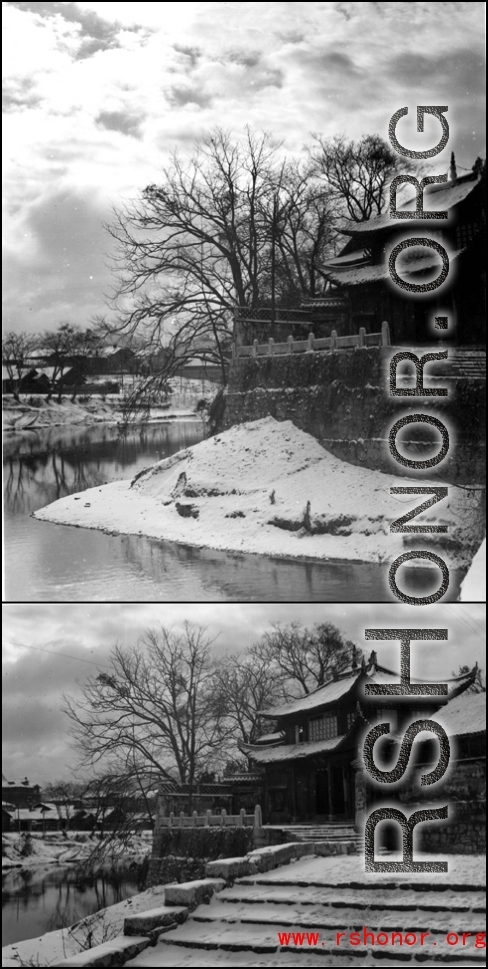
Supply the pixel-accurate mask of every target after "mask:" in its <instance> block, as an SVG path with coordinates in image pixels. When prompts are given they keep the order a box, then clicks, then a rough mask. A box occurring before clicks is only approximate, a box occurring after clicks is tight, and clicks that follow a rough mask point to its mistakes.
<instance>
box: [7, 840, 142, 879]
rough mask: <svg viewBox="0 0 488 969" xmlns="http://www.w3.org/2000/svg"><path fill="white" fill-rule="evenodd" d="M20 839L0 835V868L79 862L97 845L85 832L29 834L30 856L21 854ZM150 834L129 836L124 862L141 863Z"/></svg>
mask: <svg viewBox="0 0 488 969" xmlns="http://www.w3.org/2000/svg"><path fill="white" fill-rule="evenodd" d="M23 844H24V839H23V837H22V835H19V834H17V833H15V834H14V833H13V832H8V833H2V869H4V870H5V869H9V868H28V869H32V868H34V867H36V866H37V865H43V866H44V865H46V864H56V865H63V864H65V863H68V862H82V861H84V860H85V859H86V858H88V856H89V855H90V854H91V853H92V852H93V850H94V849H95V848H96V846H97V837H95V839H92V838H91V837H90V835H89V833H87V832H86V831H82V832H75V831H73V832H71V831H70V832H68V833H67V835H66V837H64V836H63V834H62V832H61V831H47V832H46V834H45V836H43V835H42V834H41V833H38V832H33V833H32V835H31V839H30V845H31V853H30V854H28V855H22V854H21V852H22V847H23ZM151 845H152V831H143V832H141V834H139V835H133V836H132V838H131V843H130V844H129V845H126V844H125V843H124V845H123V849H121V850H123V860H124V861H128V862H129V861H136V862H138V861H142V860H143V858H144V857H145V856H146V855H148V854H149V853H150V851H151Z"/></svg>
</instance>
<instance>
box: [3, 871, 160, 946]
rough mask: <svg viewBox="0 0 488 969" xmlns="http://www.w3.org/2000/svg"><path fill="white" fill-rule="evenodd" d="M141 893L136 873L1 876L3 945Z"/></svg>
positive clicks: (20, 872)
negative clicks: (138, 892)
mask: <svg viewBox="0 0 488 969" xmlns="http://www.w3.org/2000/svg"><path fill="white" fill-rule="evenodd" d="M137 891H141V887H140V886H139V887H138V876H137V871H135V872H134V873H132V871H131V873H130V874H129V875H127V874H124V873H114V874H99V875H96V876H89V875H87V874H86V872H85V871H84V869H79V868H54V869H53V868H43V869H36V870H33V871H14V872H8V873H7V874H6V875H4V876H2V923H3V940H2V944H3V945H7V944H9V943H11V942H19V941H20V940H21V939H28V938H32V937H34V936H37V935H41V934H42V933H44V932H52V931H55V930H56V929H60V928H65V927H66V926H68V925H73V923H75V922H77V921H79V920H80V919H82V918H86V916H87V915H91V914H93V913H94V912H98V911H99V910H100V909H102V908H106V907H107V906H108V905H115V904H116V903H117V902H121V901H123V900H124V899H126V898H130V896H131V895H134V894H136V892H137Z"/></svg>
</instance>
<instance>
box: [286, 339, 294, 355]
mask: <svg viewBox="0 0 488 969" xmlns="http://www.w3.org/2000/svg"><path fill="white" fill-rule="evenodd" d="M287 343H288V353H293V337H292V336H289V337H288V340H287Z"/></svg>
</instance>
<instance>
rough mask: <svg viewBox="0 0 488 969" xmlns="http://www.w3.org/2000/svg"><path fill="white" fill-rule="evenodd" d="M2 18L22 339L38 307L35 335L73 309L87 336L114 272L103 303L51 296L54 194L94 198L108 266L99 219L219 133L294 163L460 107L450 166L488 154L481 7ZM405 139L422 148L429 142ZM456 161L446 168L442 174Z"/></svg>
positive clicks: (92, 209) (179, 10) (44, 13)
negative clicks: (306, 151) (170, 161)
mask: <svg viewBox="0 0 488 969" xmlns="http://www.w3.org/2000/svg"><path fill="white" fill-rule="evenodd" d="M4 8H5V9H4V24H5V26H4V29H5V35H6V45H5V58H4V73H5V95H4V97H5V104H6V109H7V112H8V114H7V118H6V126H5V141H6V145H7V157H6V164H5V191H6V200H7V219H6V227H7V257H8V260H9V266H10V265H11V262H10V260H12V259H14V262H16V266H17V269H16V270H15V271H14V275H13V276H12V280H14V282H13V283H12V285H11V286H10V287H9V290H8V293H7V307H8V315H9V325H12V326H17V327H22V326H24V325H25V306H24V305H20V302H22V303H25V301H27V302H30V303H33V304H34V305H33V308H32V311H31V312H30V313H29V319H30V321H31V322H30V324H29V325H30V328H31V329H35V328H36V327H37V326H38V325H44V323H45V320H46V313H45V307H46V305H47V304H48V303H49V302H50V309H51V318H52V320H53V321H55V320H57V319H58V317H59V315H60V312H61V309H62V310H63V313H64V312H66V311H68V312H69V307H70V306H73V307H76V319H77V321H79V322H88V319H89V316H90V314H91V312H92V310H93V306H94V305H95V304H97V303H98V302H99V301H103V290H104V289H105V275H104V273H103V272H101V271H100V272H99V273H98V278H99V282H100V290H99V293H98V298H94V295H93V290H92V288H91V287H90V288H88V289H86V288H85V287H83V286H82V285H81V286H78V287H76V282H75V280H74V278H73V275H72V274H71V272H67V274H66V277H65V285H60V286H59V287H56V286H53V276H54V278H56V277H57V275H58V271H57V269H56V270H54V268H53V269H52V272H50V273H48V274H47V276H46V285H45V287H44V286H43V284H42V279H40V278H39V266H38V262H37V260H38V258H39V251H38V249H36V246H35V245H33V237H32V234H31V233H30V229H29V225H30V222H31V214H32V213H31V211H30V210H31V208H36V207H37V208H39V206H41V207H44V218H45V219H46V221H47V222H49V221H51V220H52V227H51V235H53V236H54V234H55V232H56V223H57V217H58V213H57V212H56V211H55V210H54V208H53V209H51V210H49V208H48V206H47V205H46V204H45V203H46V202H47V200H48V199H49V198H50V197H51V196H52V195H53V194H54V193H57V192H61V191H66V192H68V193H73V192H74V193H76V192H77V191H83V192H84V193H85V194H84V198H85V199H86V201H87V216H88V217H89V218H91V219H92V222H91V225H92V230H93V252H94V253H97V257H98V254H100V261H102V260H103V253H102V252H101V251H100V248H99V246H101V247H102V249H103V244H102V242H101V240H100V237H99V220H98V218H97V213H98V210H99V209H100V208H103V207H104V206H105V207H106V208H108V207H109V206H110V205H111V204H113V203H115V204H116V205H117V204H119V202H120V199H121V197H123V196H125V197H127V196H128V197H134V195H136V194H137V193H138V192H140V190H141V189H142V188H143V187H144V185H145V184H148V183H149V182H154V181H157V177H158V173H159V171H160V168H161V165H162V164H163V163H164V162H165V161H166V160H167V157H168V154H169V152H171V151H172V150H173V149H174V148H177V147H179V148H181V150H182V151H183V152H186V151H189V150H191V147H192V145H193V143H194V141H195V140H196V139H198V138H200V137H202V136H203V135H204V134H206V133H207V132H208V131H209V129H211V128H213V127H214V126H215V125H221V126H223V127H225V128H230V129H234V130H235V131H240V132H242V130H243V128H244V126H245V125H246V124H250V125H251V127H254V128H256V129H261V130H269V131H271V132H272V133H273V134H274V135H275V136H276V138H277V139H278V140H281V139H283V140H284V150H287V151H288V152H299V151H300V150H301V148H302V146H303V144H304V143H305V142H307V141H308V142H309V141H310V132H312V131H319V132H322V133H323V134H325V135H326V136H331V135H334V134H337V133H341V132H345V133H346V134H347V135H348V136H350V137H360V136H361V135H362V134H365V133H374V132H378V133H380V134H382V135H383V136H384V137H385V136H386V132H387V126H388V121H389V118H390V117H391V115H392V113H393V112H394V111H395V110H396V109H397V108H398V107H401V106H403V105H404V104H409V105H411V113H412V115H413V113H414V110H415V105H416V103H417V102H419V103H439V104H449V118H450V121H451V131H452V134H451V139H450V143H449V146H448V149H446V152H450V151H451V150H452V149H454V150H455V151H456V152H457V153H459V157H458V161H459V163H460V164H461V165H464V166H466V167H468V166H469V165H471V164H472V163H473V161H474V158H475V157H476V155H477V154H482V153H483V149H484V120H483V116H482V111H483V100H482V99H483V95H482V93H481V90H482V89H481V87H480V85H481V84H482V80H481V78H482V72H481V68H480V65H481V63H482V58H483V52H482V49H481V40H482V26H481V25H482V20H481V18H482V15H483V14H482V10H483V7H482V5H481V4H480V3H467V2H466V3H464V2H461V3H440V2H436V3H434V2H428V3H420V2H419V3H407V2H391V3H390V2H385V3H379V4H376V3H374V4H373V3H371V4H365V3H360V2H340V3H335V2H329V3H320V2H314V3H289V2H288V3H287V2H265V3H260V4H255V3H213V2H205V3H190V2H189V3H184V4H181V3H164V4H154V3H150V2H148V3H145V2H138V3H137V4H136V3H120V4H113V3H104V2H100V3H98V2H97V3H85V2H78V3H71V2H68V3H54V2H53V3H49V2H43V3H29V2H27V3H6V4H4ZM430 120H432V122H433V123H434V119H430ZM402 124H404V125H407V122H406V121H403V122H402ZM407 130H408V133H409V134H411V135H412V139H413V140H412V142H411V143H412V144H413V147H416V146H417V143H416V142H415V139H416V138H420V136H418V135H417V133H416V132H415V130H413V131H411V130H410V128H408V126H407V127H405V131H407ZM425 137H428V132H427V131H426V135H425ZM444 154H446V153H444ZM447 157H448V155H446V158H443V157H440V158H439V160H438V161H439V165H440V166H441V169H442V170H445V169H446V168H447V160H446V159H447ZM93 199H96V202H95V203H93V201H92V200H93ZM33 217H34V219H35V213H34V216H33ZM76 225H77V220H75V222H74V229H76ZM26 226H27V228H26ZM84 231H85V229H83V232H84ZM48 235H49V233H48ZM107 245H108V239H107V240H106V242H105V247H107ZM46 252H49V246H48V248H47V250H46ZM31 259H32V260H33V261H32V262H31ZM71 268H72V266H71V264H70V266H69V267H67V269H71ZM19 273H20V278H21V279H22V286H21V288H20V290H19V288H18V287H19ZM72 286H75V288H76V293H75V292H74V291H73V294H72V298H70V296H69V291H70V290H71V287H72ZM21 291H22V300H20V297H19V306H18V307H17V308H16V299H15V297H16V293H17V294H19V293H20V292H21ZM83 294H84V295H83ZM38 296H39V297H40V298H39V299H38Z"/></svg>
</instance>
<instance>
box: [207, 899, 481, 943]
mask: <svg viewBox="0 0 488 969" xmlns="http://www.w3.org/2000/svg"><path fill="white" fill-rule="evenodd" d="M219 921H221V922H225V923H227V924H237V925H240V924H245V923H249V924H260V925H269V926H271V925H274V926H276V928H277V930H280V928H284V929H292V930H295V929H296V927H297V926H299V927H300V929H306V930H308V929H313V928H317V929H323V930H326V929H329V930H331V931H332V930H341V929H349V930H351V929H354V930H356V931H357V930H359V929H361V928H362V927H363V925H364V924H365V922H367V924H368V926H369V927H370V928H371V929H375V930H376V931H379V930H380V929H381V930H383V929H384V930H388V931H390V932H391V931H399V932H402V931H403V932H405V931H412V932H417V933H421V932H431V933H442V935H443V936H445V935H447V933H448V932H451V931H452V932H457V933H458V934H460V935H462V933H463V932H472V933H476V932H480V931H483V923H484V917H482V916H481V915H477V914H475V913H473V912H463V913H453V912H451V911H450V910H449V909H448V908H445V909H442V910H437V911H436V912H432V911H430V912H425V911H419V910H418V909H417V910H411V911H409V912H408V915H407V914H406V913H405V910H397V911H395V910H387V911H384V912H381V911H378V910H377V909H376V910H371V909H370V910H368V912H367V914H366V913H365V911H364V910H358V909H357V908H355V907H354V905H352V906H350V907H347V908H332V907H331V906H326V905H311V906H305V905H300V904H296V903H292V904H289V905H287V904H268V903H267V899H266V898H263V902H262V904H261V905H259V906H256V905H252V904H249V903H246V902H241V903H238V904H236V905H230V904H229V903H228V902H226V901H224V900H223V901H222V902H219V900H217V901H216V902H215V903H212V904H210V905H207V906H205V908H203V907H200V908H199V909H198V911H195V912H194V913H193V915H192V916H191V918H190V920H189V924H191V923H192V922H201V923H203V924H205V925H206V924H208V923H211V922H219Z"/></svg>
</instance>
